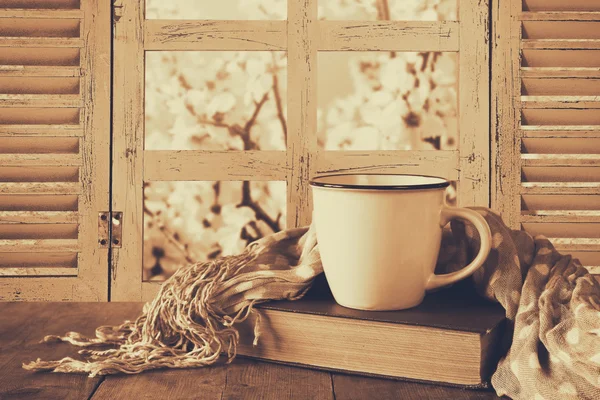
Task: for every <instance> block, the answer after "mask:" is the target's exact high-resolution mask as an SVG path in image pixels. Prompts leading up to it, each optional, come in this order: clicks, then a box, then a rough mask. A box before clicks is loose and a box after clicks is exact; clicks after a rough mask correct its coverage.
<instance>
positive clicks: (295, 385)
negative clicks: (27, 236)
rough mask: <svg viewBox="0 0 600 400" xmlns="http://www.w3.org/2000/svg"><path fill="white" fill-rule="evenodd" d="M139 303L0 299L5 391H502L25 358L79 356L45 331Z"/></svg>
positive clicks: (134, 309) (104, 394)
mask: <svg viewBox="0 0 600 400" xmlns="http://www.w3.org/2000/svg"><path fill="white" fill-rule="evenodd" d="M141 309H142V304H141V303H108V304H107V303H0V399H4V398H10V399H42V400H44V399H86V398H92V399H94V400H102V399H115V398H136V399H138V398H139V399H165V398H173V399H196V398H202V399H208V400H210V399H223V400H225V399H229V400H232V399H249V400H251V399H261V400H262V399H276V400H280V399H281V400H285V399H294V400H295V399H318V400H320V399H326V400H333V399H335V400H352V399H369V398H376V399H381V400H386V399H399V398H410V399H431V400H436V399H457V400H488V399H490V400H491V399H497V397H496V396H495V395H494V394H493V392H491V391H487V392H484V391H471V390H462V389H454V388H448V387H442V386H435V385H426V384H417V383H411V382H403V381H394V380H386V379H379V378H368V377H361V376H352V375H344V374H338V373H329V372H324V371H317V370H311V369H305V368H297V367H293V366H287V365H280V364H273V363H266V362H260V361H254V360H250V359H246V358H237V359H236V360H234V361H233V363H232V364H229V365H216V366H212V367H207V368H199V369H186V370H159V371H151V372H147V373H144V374H140V375H131V376H124V375H117V376H108V377H106V378H104V377H97V378H88V377H87V376H84V375H73V374H51V373H32V372H29V371H25V370H23V369H22V368H21V364H22V363H23V362H27V361H31V360H35V359H36V358H38V357H40V358H42V359H44V360H55V359H59V358H61V357H64V356H67V355H70V356H75V357H77V355H76V352H77V348H73V347H72V346H70V345H68V344H39V343H38V342H39V340H40V339H41V338H42V337H43V336H45V335H47V334H63V333H65V332H66V331H69V330H74V331H78V332H81V333H83V334H87V335H91V334H93V331H94V330H95V328H96V327H97V326H99V325H107V324H118V323H121V322H122V321H123V320H124V319H134V318H135V317H136V316H137V315H138V314H139V312H140V311H141Z"/></svg>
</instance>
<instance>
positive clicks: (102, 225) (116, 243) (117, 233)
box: [98, 211, 123, 249]
mask: <svg viewBox="0 0 600 400" xmlns="http://www.w3.org/2000/svg"><path fill="white" fill-rule="evenodd" d="M122 221H123V213H122V212H113V213H110V212H108V211H105V212H101V213H99V214H98V247H100V248H101V249H108V248H120V247H121V245H122V241H123V239H122V237H123V235H122V233H123V228H122Z"/></svg>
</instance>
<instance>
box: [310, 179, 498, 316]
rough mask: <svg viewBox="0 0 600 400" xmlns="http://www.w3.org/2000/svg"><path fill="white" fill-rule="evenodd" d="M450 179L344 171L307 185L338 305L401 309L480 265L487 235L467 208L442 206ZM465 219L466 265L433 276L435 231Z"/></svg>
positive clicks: (481, 221) (437, 246)
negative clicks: (469, 240) (474, 243)
mask: <svg viewBox="0 0 600 400" xmlns="http://www.w3.org/2000/svg"><path fill="white" fill-rule="evenodd" d="M449 184H450V182H448V181H447V180H445V179H443V178H437V177H430V176H420V175H383V174H360V175H358V174H346V175H328V176H321V177H318V178H315V179H313V180H311V181H310V185H311V186H312V191H313V203H314V210H313V223H314V224H315V228H316V233H317V241H318V244H319V252H320V253H321V261H322V263H323V269H324V271H325V276H326V278H327V282H328V283H329V286H330V288H331V291H332V292H333V296H334V297H335V300H336V301H337V302H338V303H339V304H340V305H342V306H345V307H349V308H355V309H360V310H401V309H405V308H410V307H414V306H417V305H418V304H420V303H421V301H423V298H424V296H425V291H427V290H430V289H435V288H438V287H441V286H445V285H449V284H451V283H453V282H457V281H459V280H461V279H464V278H466V277H468V276H470V275H471V274H472V273H473V272H475V271H476V270H477V269H478V268H479V267H481V266H482V265H483V263H484V262H485V260H486V258H487V256H488V254H489V252H490V244H491V236H492V235H491V232H490V228H489V226H488V224H487V222H486V221H485V219H484V218H483V217H482V216H481V215H479V214H478V213H476V212H475V211H473V210H469V209H466V208H455V207H448V206H446V205H445V200H444V199H445V190H446V188H447V187H448V185H449ZM455 218H458V219H463V220H467V221H469V222H471V223H472V224H473V225H474V226H475V228H476V229H477V230H478V231H479V236H480V238H481V248H480V249H479V253H478V254H477V256H476V257H475V259H474V260H473V262H471V263H470V264H469V265H467V266H466V267H465V268H463V269H461V270H459V271H456V272H453V273H449V274H444V275H436V274H434V269H435V265H436V261H437V258H438V253H439V251H440V245H441V239H442V228H443V227H444V226H445V225H446V224H447V223H448V222H449V221H450V220H452V219H455Z"/></svg>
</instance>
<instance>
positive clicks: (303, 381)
mask: <svg viewBox="0 0 600 400" xmlns="http://www.w3.org/2000/svg"><path fill="white" fill-rule="evenodd" d="M222 399H223V400H234V399H244V400H287V399H289V400H303V399H312V400H325V399H327V400H334V397H333V390H332V386H331V375H330V374H329V372H323V371H316V370H311V369H305V368H296V367H291V366H287V365H281V364H273V363H265V362H259V361H254V360H250V359H247V358H242V357H239V358H237V359H235V360H234V361H233V363H231V364H229V366H228V368H227V384H226V385H225V390H224V392H223V397H222Z"/></svg>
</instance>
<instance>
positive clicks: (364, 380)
mask: <svg viewBox="0 0 600 400" xmlns="http://www.w3.org/2000/svg"><path fill="white" fill-rule="evenodd" d="M332 377H333V380H332V381H333V390H334V393H335V399H336V400H362V399H378V400H396V399H415V400H417V399H427V400H447V399H453V400H493V399H498V398H499V397H497V396H496V395H495V394H494V393H493V392H490V391H477V390H467V389H459V388H451V387H444V386H436V385H426V384H420V383H413V382H404V381H393V380H388V379H378V378H368V377H362V376H353V375H341V374H333V376H332Z"/></svg>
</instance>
